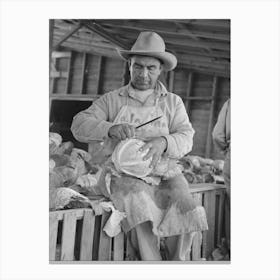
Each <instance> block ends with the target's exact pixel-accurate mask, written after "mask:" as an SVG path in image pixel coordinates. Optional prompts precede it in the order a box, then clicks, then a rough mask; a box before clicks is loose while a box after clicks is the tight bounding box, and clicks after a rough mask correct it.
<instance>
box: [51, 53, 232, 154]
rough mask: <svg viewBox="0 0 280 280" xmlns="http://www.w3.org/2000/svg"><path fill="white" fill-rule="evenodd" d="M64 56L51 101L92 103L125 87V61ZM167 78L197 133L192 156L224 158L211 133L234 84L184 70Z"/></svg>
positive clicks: (58, 60)
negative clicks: (217, 148) (94, 99)
mask: <svg viewBox="0 0 280 280" xmlns="http://www.w3.org/2000/svg"><path fill="white" fill-rule="evenodd" d="M64 55H65V56H64V57H63V55H62V57H60V55H59V54H58V55H55V56H56V57H57V56H58V58H55V59H54V58H53V59H52V63H53V65H52V66H53V67H52V69H55V70H52V71H53V72H55V73H53V74H51V78H50V99H51V101H53V100H56V99H59V100H76V101H77V102H84V101H91V100H93V98H96V97H98V96H99V95H101V94H103V93H106V92H108V91H110V90H113V89H116V88H118V87H121V86H122V85H123V84H124V81H125V80H127V77H125V76H127V66H126V63H125V62H124V61H123V60H121V59H116V58H112V57H104V56H100V55H97V54H92V53H79V52H75V51H65V54H64ZM54 76H55V78H52V77H54ZM165 77H166V83H167V87H168V89H169V90H170V91H172V92H174V93H176V94H178V95H179V96H180V97H181V98H182V99H183V101H184V103H185V106H186V109H187V112H188V114H189V118H190V120H191V123H192V125H193V127H194V129H195V131H196V133H195V136H194V147H193V151H192V153H191V154H195V155H199V156H204V157H211V158H215V159H216V158H222V155H221V154H220V153H219V152H218V151H217V150H216V148H215V147H214V145H213V143H212V139H211V131H212V128H213V126H214V124H215V123H216V120H217V117H218V113H219V111H220V109H221V107H222V105H223V104H224V102H225V101H226V100H227V99H228V98H229V96H230V80H229V79H227V78H224V77H214V76H211V75H210V74H202V73H198V72H191V71H190V70H188V69H182V68H178V69H175V71H173V72H171V73H168V75H165ZM213 97H214V98H213ZM53 113H54V112H52V110H51V114H53ZM50 119H52V116H50ZM69 121H71V118H70V120H69ZM68 140H69V139H68Z"/></svg>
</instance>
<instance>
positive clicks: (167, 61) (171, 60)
mask: <svg viewBox="0 0 280 280" xmlns="http://www.w3.org/2000/svg"><path fill="white" fill-rule="evenodd" d="M117 51H118V53H119V55H120V56H121V57H122V58H123V59H124V60H128V59H129V57H130V56H132V55H143V56H151V57H155V58H158V59H160V60H161V61H162V62H163V67H164V69H165V70H166V71H171V70H173V69H174V68H175V67H176V66H177V58H176V56H175V55H173V54H172V53H169V52H148V51H147V52H143V51H126V50H120V49H117Z"/></svg>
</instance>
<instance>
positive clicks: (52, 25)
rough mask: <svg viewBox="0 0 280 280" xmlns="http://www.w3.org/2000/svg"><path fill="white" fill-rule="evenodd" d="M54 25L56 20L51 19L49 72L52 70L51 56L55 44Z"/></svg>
mask: <svg viewBox="0 0 280 280" xmlns="http://www.w3.org/2000/svg"><path fill="white" fill-rule="evenodd" d="M53 27H54V20H53V19H50V20H49V72H51V58H52V46H53Z"/></svg>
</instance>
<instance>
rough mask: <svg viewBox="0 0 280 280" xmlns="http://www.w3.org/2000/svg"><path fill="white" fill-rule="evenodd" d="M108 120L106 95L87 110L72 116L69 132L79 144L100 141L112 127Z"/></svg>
mask: <svg viewBox="0 0 280 280" xmlns="http://www.w3.org/2000/svg"><path fill="white" fill-rule="evenodd" d="M108 118H109V104H108V94H105V95H103V96H101V97H100V98H99V99H98V100H96V101H94V102H93V104H92V105H91V106H90V107H89V108H88V109H86V110H84V111H82V112H80V113H78V114H77V115H76V116H74V118H73V122H72V126H71V131H72V133H73V135H74V137H75V138H76V139H77V140H78V141H80V142H84V143H88V142H90V141H93V140H99V141H102V140H104V138H106V137H108V131H109V129H110V127H111V126H112V125H113V123H111V122H109V121H108Z"/></svg>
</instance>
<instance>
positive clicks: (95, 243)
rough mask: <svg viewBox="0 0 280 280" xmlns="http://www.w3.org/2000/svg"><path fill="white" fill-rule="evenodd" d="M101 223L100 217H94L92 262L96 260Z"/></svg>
mask: <svg viewBox="0 0 280 280" xmlns="http://www.w3.org/2000/svg"><path fill="white" fill-rule="evenodd" d="M101 221H102V216H101V215H99V216H96V217H95V227H94V238H93V256H92V259H93V260H94V261H97V260H98V251H99V241H100V233H101Z"/></svg>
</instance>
